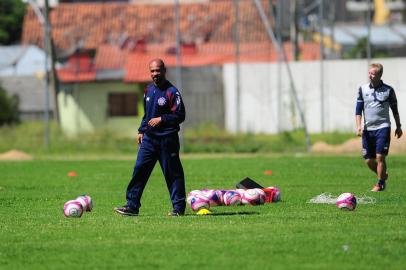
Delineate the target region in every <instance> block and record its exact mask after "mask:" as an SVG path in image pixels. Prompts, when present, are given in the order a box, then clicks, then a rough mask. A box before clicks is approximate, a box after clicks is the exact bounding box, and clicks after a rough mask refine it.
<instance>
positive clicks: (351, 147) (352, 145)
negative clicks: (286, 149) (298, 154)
mask: <svg viewBox="0 0 406 270" xmlns="http://www.w3.org/2000/svg"><path fill="white" fill-rule="evenodd" d="M361 150H362V147H361V138H354V139H350V140H348V141H346V142H344V143H343V144H339V145H331V144H327V143H325V142H316V143H315V144H313V145H312V149H311V152H312V153H326V154H331V153H333V154H346V153H361ZM389 153H390V154H406V136H402V138H400V139H397V138H395V137H392V138H391V143H390V149H389Z"/></svg>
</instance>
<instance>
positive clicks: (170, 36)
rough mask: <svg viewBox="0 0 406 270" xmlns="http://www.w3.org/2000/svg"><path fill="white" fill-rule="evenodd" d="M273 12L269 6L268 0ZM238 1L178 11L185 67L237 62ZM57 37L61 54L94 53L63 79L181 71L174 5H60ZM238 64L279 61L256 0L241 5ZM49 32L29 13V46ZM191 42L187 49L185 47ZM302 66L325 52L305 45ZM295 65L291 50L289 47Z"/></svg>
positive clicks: (138, 77) (55, 17) (141, 77)
mask: <svg viewBox="0 0 406 270" xmlns="http://www.w3.org/2000/svg"><path fill="white" fill-rule="evenodd" d="M262 4H263V6H264V8H265V9H266V10H265V12H269V0H262ZM234 15H235V13H234V6H233V1H230V0H217V1H210V2H206V3H201V2H200V3H192V4H181V5H180V18H181V21H180V30H181V36H182V40H183V42H184V45H183V49H182V53H183V55H182V65H183V66H204V65H221V64H224V63H229V62H235V44H233V41H234V28H233V27H234V21H235V16H234ZM50 21H51V24H52V35H53V38H54V43H55V45H56V47H57V49H59V50H69V49H70V50H72V49H77V48H78V47H79V48H80V49H85V50H86V49H90V50H95V51H96V55H95V58H94V63H92V62H91V60H90V58H87V59H82V58H81V60H80V61H79V62H80V63H81V64H80V68H79V69H77V66H75V63H78V60H77V59H76V58H75V57H73V58H72V59H73V60H72V59H71V60H70V62H69V63H68V64H67V65H66V66H65V67H64V68H62V69H61V70H59V72H58V74H59V75H60V80H61V81H65V82H70V81H88V80H95V79H96V72H97V71H103V70H117V69H124V71H125V76H124V80H125V81H127V82H143V81H149V80H150V76H149V72H148V63H149V61H150V60H151V59H153V58H158V57H159V58H162V59H164V61H165V62H166V65H167V66H168V67H173V66H175V65H176V57H175V55H174V51H175V47H174V45H175V41H176V40H175V37H176V35H175V26H174V10H173V5H172V4H148V5H141V4H140V5H132V4H127V3H80V4H79V3H76V4H60V5H59V6H57V7H55V8H54V9H53V10H52V11H51V12H50ZM239 37H240V61H241V62H270V61H276V60H277V54H276V50H275V48H273V46H272V44H271V42H270V41H269V38H268V36H267V34H266V31H265V29H264V26H263V24H262V22H261V20H260V17H259V16H258V11H257V10H256V7H255V4H254V2H253V1H252V0H240V35H239ZM42 39H43V30H42V28H41V25H40V24H39V23H38V20H37V18H36V16H35V14H34V12H33V11H32V9H30V8H28V10H27V13H26V15H25V18H24V26H23V36H22V41H23V43H34V44H37V45H39V46H42V44H43V40H42ZM187 44H189V45H187ZM300 47H301V59H302V60H315V59H318V58H319V47H318V45H317V44H314V43H309V44H307V43H304V44H301V45H300ZM284 49H285V52H286V53H287V57H288V59H289V60H291V59H292V57H291V55H292V53H291V51H292V50H291V44H289V43H286V44H285V45H284Z"/></svg>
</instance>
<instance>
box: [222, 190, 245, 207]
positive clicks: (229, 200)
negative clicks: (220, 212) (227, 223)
mask: <svg viewBox="0 0 406 270" xmlns="http://www.w3.org/2000/svg"><path fill="white" fill-rule="evenodd" d="M223 202H224V205H227V206H229V205H241V196H240V193H238V192H237V191H235V190H228V191H226V193H224V195H223Z"/></svg>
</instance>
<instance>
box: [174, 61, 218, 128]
mask: <svg viewBox="0 0 406 270" xmlns="http://www.w3.org/2000/svg"><path fill="white" fill-rule="evenodd" d="M175 72H176V71H175V69H172V68H171V69H169V70H168V79H169V80H170V81H171V82H172V83H173V84H174V85H176V76H175V75H176V73H175ZM180 91H181V94H182V98H183V101H184V103H185V108H186V120H185V123H184V124H183V127H185V128H188V127H197V126H199V125H200V124H203V123H211V124H215V125H217V126H218V127H221V128H224V119H225V118H224V110H225V108H224V91H223V78H222V67H221V66H208V67H196V68H182V89H180Z"/></svg>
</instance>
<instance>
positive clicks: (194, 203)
mask: <svg viewBox="0 0 406 270" xmlns="http://www.w3.org/2000/svg"><path fill="white" fill-rule="evenodd" d="M189 204H190V207H191V208H192V210H193V211H195V212H197V211H199V210H200V209H209V208H210V202H209V199H207V197H206V196H204V195H202V194H200V195H199V194H196V195H193V196H191V198H190V203H189Z"/></svg>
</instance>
